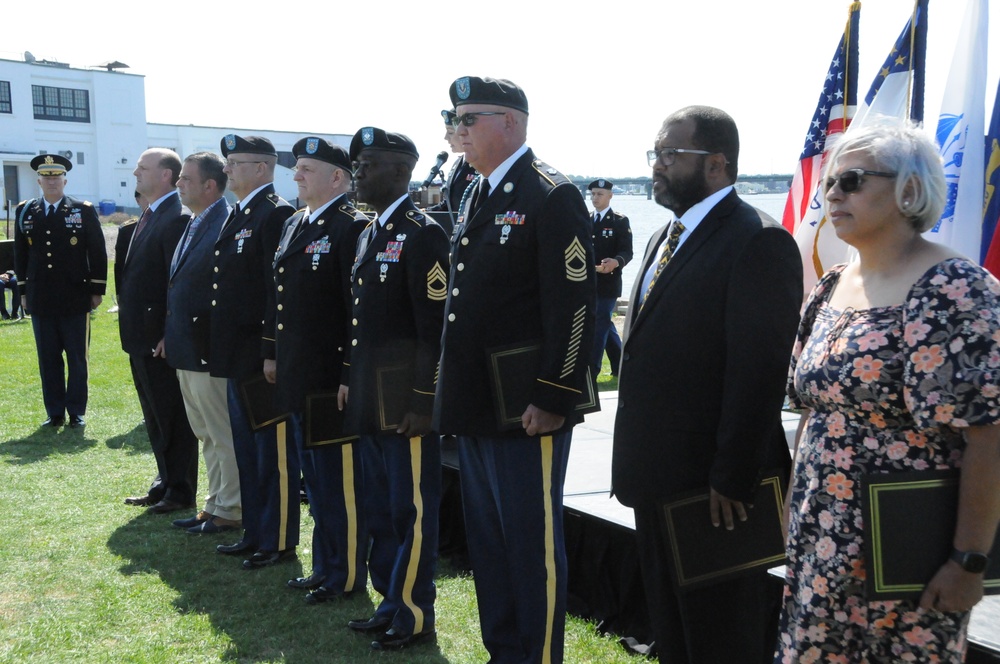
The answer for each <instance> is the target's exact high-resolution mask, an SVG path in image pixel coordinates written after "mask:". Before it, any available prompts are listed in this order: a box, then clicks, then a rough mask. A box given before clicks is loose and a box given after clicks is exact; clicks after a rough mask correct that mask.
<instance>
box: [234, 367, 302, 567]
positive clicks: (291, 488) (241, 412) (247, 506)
mask: <svg viewBox="0 0 1000 664" xmlns="http://www.w3.org/2000/svg"><path fill="white" fill-rule="evenodd" d="M239 384H240V381H239V380H237V379H233V378H231V379H230V380H229V381H228V386H227V394H226V396H227V398H228V402H229V421H230V424H231V425H232V429H233V449H234V450H235V452H236V464H237V466H238V467H239V471H240V501H241V502H242V504H243V541H244V542H246V543H248V544H251V545H253V546H254V547H255V548H256V549H259V550H261V551H284V550H286V549H292V548H295V547H296V546H298V544H299V484H300V483H299V477H300V472H301V471H300V470H299V453H298V450H296V449H295V441H294V440H293V437H292V436H291V435H290V434H289V431H288V429H289V426H290V425H289V423H288V422H278V423H277V424H269V425H268V426H266V427H264V428H263V429H261V430H259V431H254V430H253V428H252V427H251V426H250V417H249V416H248V415H247V412H246V407H245V405H244V403H243V399H242V398H241V397H240V391H239Z"/></svg>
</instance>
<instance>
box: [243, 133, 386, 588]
mask: <svg viewBox="0 0 1000 664" xmlns="http://www.w3.org/2000/svg"><path fill="white" fill-rule="evenodd" d="M292 154H294V155H295V158H296V160H297V162H296V166H295V168H296V170H295V181H296V183H297V184H298V187H299V197H300V198H301V199H302V200H304V201H305V202H306V207H305V208H303V209H302V210H299V211H298V212H296V213H295V214H294V215H292V216H291V217H290V218H289V219H288V221H286V222H285V225H284V227H283V229H282V234H281V239H280V241H279V244H278V250H277V253H276V254H275V258H274V288H275V294H274V301H275V311H274V315H273V316H272V317H270V318H269V319H268V320H269V321H270V322H271V324H272V325H273V327H272V329H270V330H266V331H265V333H264V337H265V339H264V345H265V357H266V358H267V359H271V360H274V364H273V365H270V367H267V368H266V371H268V370H269V369H270V368H271V367H273V373H269V375H271V376H272V377H273V378H274V379H275V380H276V391H277V400H278V406H279V407H280V408H283V409H285V410H288V411H290V412H291V417H290V422H291V427H290V428H291V430H292V435H293V437H294V439H295V441H296V444H297V447H298V450H299V459H300V463H301V465H302V474H303V476H304V477H305V481H306V493H307V495H308V496H309V509H310V511H311V512H312V515H313V519H314V520H315V524H316V525H315V527H314V529H313V571H312V574H311V575H309V576H307V577H302V578H298V579H292V580H291V581H289V586H291V587H292V588H302V589H312V591H311V592H310V593H309V595H307V596H306V601H307V602H309V603H310V604H316V603H320V602H324V601H326V600H329V599H334V598H339V597H343V596H345V595H347V594H350V593H352V592H354V591H358V590H362V591H363V590H364V589H365V587H366V585H367V583H368V572H367V563H366V561H367V557H368V534H367V531H366V530H365V526H364V513H363V509H362V504H361V489H362V487H363V472H362V466H361V451H360V449H359V445H357V444H356V443H345V444H342V445H341V444H326V445H319V446H307V445H306V442H307V441H306V431H305V424H306V419H305V415H306V404H307V400H308V399H309V397H311V396H315V395H319V394H323V393H332V394H333V395H334V396H335V395H336V393H337V390H338V389H339V387H340V383H341V380H340V373H341V370H342V367H343V363H344V352H345V349H346V347H347V344H348V343H349V342H350V338H351V316H350V311H351V268H352V267H353V266H354V257H355V251H356V249H357V243H358V236H359V235H360V234H361V230H362V229H363V228H364V226H365V224H366V223H367V222H368V218H367V217H365V216H364V215H363V214H361V213H360V212H358V210H356V209H355V208H354V206H353V205H351V203H350V201H348V199H347V195H346V194H347V192H348V191H349V190H350V188H351V161H350V159H349V158H348V156H347V150H345V149H344V148H342V147H340V146H338V145H332V144H331V143H330V142H329V141H327V140H325V139H323V138H318V137H315V136H308V137H306V138H303V139H301V140H300V141H298V142H297V143H296V144H295V145H294V146H293V147H292ZM271 340H273V341H271ZM289 551H290V555H291V556H294V555H295V553H294V551H292V550H289ZM248 562H249V561H248Z"/></svg>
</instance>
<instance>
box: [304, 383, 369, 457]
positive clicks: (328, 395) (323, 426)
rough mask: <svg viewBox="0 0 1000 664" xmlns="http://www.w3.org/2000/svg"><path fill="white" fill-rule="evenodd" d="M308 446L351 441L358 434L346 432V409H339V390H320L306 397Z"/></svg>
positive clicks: (306, 437) (356, 437) (306, 443)
mask: <svg viewBox="0 0 1000 664" xmlns="http://www.w3.org/2000/svg"><path fill="white" fill-rule="evenodd" d="M303 428H304V429H305V445H306V447H319V446H320V445H334V444H343V443H351V442H354V441H355V440H357V439H358V436H357V435H351V434H347V433H344V411H342V410H337V392H336V390H334V391H332V392H320V393H316V394H310V395H308V396H307V397H306V421H305V426H304V427H303Z"/></svg>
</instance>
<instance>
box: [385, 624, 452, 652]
mask: <svg viewBox="0 0 1000 664" xmlns="http://www.w3.org/2000/svg"><path fill="white" fill-rule="evenodd" d="M436 636H437V632H435V631H434V630H433V629H428V630H424V631H423V632H417V633H416V634H403V633H401V632H397V631H396V628H395V627H390V628H389V629H388V630H387V631H386V632H385V634H383V635H382V636H379V637H377V638H376V639H375V640H374V641H372V650H402V649H403V648H409V647H410V646H415V645H418V644H421V643H428V642H430V641H433V640H434V638H435V637H436Z"/></svg>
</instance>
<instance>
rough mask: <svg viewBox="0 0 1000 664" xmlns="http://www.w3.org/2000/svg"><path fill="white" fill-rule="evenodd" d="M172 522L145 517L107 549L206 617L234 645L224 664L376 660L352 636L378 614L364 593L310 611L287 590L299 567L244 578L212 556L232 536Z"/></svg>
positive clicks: (418, 655)
mask: <svg viewBox="0 0 1000 664" xmlns="http://www.w3.org/2000/svg"><path fill="white" fill-rule="evenodd" d="M178 514H181V516H182V517H183V516H188V515H187V514H184V513H178ZM172 519H173V517H172V516H169V515H168V516H166V517H164V516H159V515H154V514H149V513H144V514H141V515H139V516H137V517H136V518H134V519H133V520H132V521H130V522H129V523H127V524H125V525H124V526H121V527H120V528H118V529H117V530H116V531H115V532H114V533H112V535H111V537H110V538H109V539H108V549H109V550H110V551H111V552H112V553H114V554H116V555H118V556H120V557H122V558H124V559H125V560H126V561H127V562H126V563H125V564H124V565H123V566H122V568H121V573H122V574H123V575H126V576H129V575H141V574H156V575H158V576H159V578H160V579H161V580H162V581H163V583H165V584H167V585H168V586H169V587H170V588H172V589H173V590H174V591H176V592H177V594H178V595H177V597H176V598H175V599H174V600H173V604H174V606H175V608H176V610H177V612H178V613H182V614H183V613H198V614H202V615H205V616H207V617H208V618H209V619H210V620H211V622H212V625H213V627H214V628H215V629H217V630H219V631H220V632H223V633H224V634H225V635H226V636H227V637H228V638H229V639H230V640H231V642H232V644H231V645H230V647H229V648H228V649H227V650H226V651H225V652H223V653H220V655H219V656H220V659H221V660H222V661H226V662H261V661H275V660H276V659H280V660H281V661H284V662H288V663H290V664H305V663H307V662H345V663H346V662H360V661H366V660H372V661H374V660H376V659H378V658H379V656H380V653H378V652H375V651H372V650H371V647H370V643H371V637H370V636H365V635H359V634H355V633H353V632H351V631H350V630H349V629H348V628H347V622H348V621H349V620H352V619H355V618H367V617H368V616H371V615H372V614H373V613H374V612H375V606H374V605H373V604H372V601H371V599H370V598H369V597H368V595H367V593H357V594H355V595H354V596H352V597H350V598H348V599H346V600H342V601H340V602H327V603H325V604H322V605H319V606H310V605H308V604H306V603H305V601H304V600H305V594H306V592H305V591H301V590H291V589H289V588H288V587H287V586H286V582H287V581H288V579H291V578H294V577H297V576H303V575H304V574H303V568H302V563H301V562H299V561H295V562H293V563H291V564H282V565H277V566H275V567H270V568H265V569H261V570H255V571H246V570H244V569H243V568H242V566H241V565H242V559H241V558H240V557H233V556H223V555H219V554H217V553H216V552H215V546H216V545H217V544H228V543H231V541H232V538H231V536H227V535H222V536H209V535H189V534H188V533H185V532H183V531H181V530H180V529H178V528H173V527H172V526H171V525H170V521H171V520H172ZM303 535H306V533H303ZM399 661H400V662H403V661H405V662H407V663H411V662H420V663H421V664H445V663H447V662H448V659H447V658H445V657H444V656H443V655H442V654H441V652H440V650H439V649H438V647H437V645H431V644H428V645H422V646H419V647H415V648H413V649H412V650H408V651H406V655H404V656H403V658H402V659H400V660H399Z"/></svg>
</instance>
